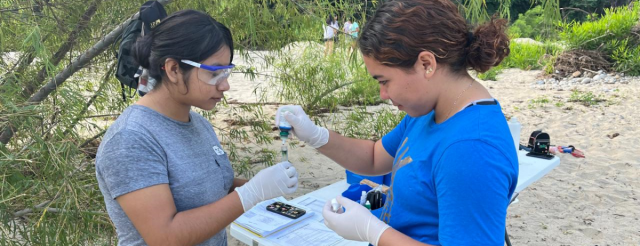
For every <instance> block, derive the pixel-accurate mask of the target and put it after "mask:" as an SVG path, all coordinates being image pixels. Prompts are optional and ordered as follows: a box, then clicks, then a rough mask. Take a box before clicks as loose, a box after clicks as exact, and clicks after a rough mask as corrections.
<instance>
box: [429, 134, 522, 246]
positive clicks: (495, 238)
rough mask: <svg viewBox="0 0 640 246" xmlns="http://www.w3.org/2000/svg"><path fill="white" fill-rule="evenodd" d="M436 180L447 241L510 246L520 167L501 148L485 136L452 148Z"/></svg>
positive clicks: (440, 230)
mask: <svg viewBox="0 0 640 246" xmlns="http://www.w3.org/2000/svg"><path fill="white" fill-rule="evenodd" d="M433 180H434V183H435V186H436V193H437V196H438V213H439V228H438V237H439V240H440V243H442V245H504V232H505V223H506V215H507V206H508V205H509V201H510V199H511V198H510V196H511V194H512V192H513V189H514V188H515V185H516V184H517V170H516V169H515V168H514V167H513V164H512V163H511V162H510V161H509V158H507V157H506V156H504V155H503V154H502V153H501V152H500V151H499V150H497V149H496V148H494V147H492V146H491V145H489V144H486V143H484V142H482V141H480V140H466V141H461V142H457V143H454V144H452V145H451V146H450V147H448V148H447V149H446V150H445V152H444V153H443V155H442V156H441V158H440V160H439V161H438V163H437V165H436V166H434V172H433Z"/></svg>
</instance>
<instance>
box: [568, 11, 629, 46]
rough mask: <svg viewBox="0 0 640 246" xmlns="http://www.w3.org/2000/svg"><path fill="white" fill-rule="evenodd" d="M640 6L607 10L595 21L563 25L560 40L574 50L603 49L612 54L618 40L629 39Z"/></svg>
mask: <svg viewBox="0 0 640 246" xmlns="http://www.w3.org/2000/svg"><path fill="white" fill-rule="evenodd" d="M639 5H640V4H639V3H637V2H636V4H634V6H635V7H634V8H633V9H629V8H628V7H626V6H624V7H618V8H611V9H605V15H604V16H602V18H600V19H598V20H595V21H587V22H582V23H578V22H571V23H567V24H562V29H563V30H562V32H561V33H560V38H561V39H562V40H564V41H565V42H566V43H567V44H568V45H569V47H570V48H572V49H586V50H595V49H603V50H604V51H607V52H612V51H613V50H614V49H615V48H616V47H615V41H616V40H624V39H628V38H629V37H630V35H631V33H630V32H631V28H633V26H634V25H636V23H637V22H638V10H640V6H639Z"/></svg>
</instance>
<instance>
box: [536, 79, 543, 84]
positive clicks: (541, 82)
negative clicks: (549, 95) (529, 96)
mask: <svg viewBox="0 0 640 246" xmlns="http://www.w3.org/2000/svg"><path fill="white" fill-rule="evenodd" d="M536 84H539V85H544V80H538V81H537V82H536Z"/></svg>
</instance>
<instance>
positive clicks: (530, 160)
mask: <svg viewBox="0 0 640 246" xmlns="http://www.w3.org/2000/svg"><path fill="white" fill-rule="evenodd" d="M526 154H527V152H526V151H522V150H521V151H518V162H519V164H520V165H519V173H518V184H517V185H516V189H515V192H516V193H519V192H520V191H522V190H524V189H525V188H527V186H529V185H530V184H532V183H533V182H536V181H538V180H539V179H541V178H542V177H544V176H545V175H547V173H549V172H550V171H551V170H553V169H554V168H555V167H556V166H558V164H560V159H559V158H558V157H553V159H550V160H545V159H541V158H534V157H529V156H527V155H526ZM347 188H349V184H347V182H346V181H345V180H341V181H338V182H336V183H333V184H331V185H329V186H326V187H323V188H321V189H318V190H315V191H313V192H310V193H307V194H305V195H303V196H299V197H296V198H295V199H293V200H291V202H292V203H297V202H299V201H302V200H304V199H305V198H308V197H315V198H319V199H322V200H325V201H327V200H330V199H332V198H335V197H336V196H338V195H339V194H342V192H343V191H345V190H347ZM300 223H304V221H301V222H300ZM285 230H286V229H285ZM231 236H232V237H234V238H236V239H238V240H239V241H241V242H243V243H245V244H247V245H251V246H274V245H276V244H274V243H272V242H271V241H269V240H266V239H264V238H260V237H258V236H256V235H255V234H253V233H251V232H249V231H247V230H246V229H244V228H242V227H240V226H237V225H235V224H231ZM348 245H363V246H366V245H368V243H365V242H362V243H360V242H357V243H356V242H350V243H349V244H348Z"/></svg>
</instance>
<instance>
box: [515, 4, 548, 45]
mask: <svg viewBox="0 0 640 246" xmlns="http://www.w3.org/2000/svg"><path fill="white" fill-rule="evenodd" d="M544 18H545V17H544V12H543V10H542V6H540V5H538V6H536V7H535V8H532V9H530V10H528V11H527V12H526V13H525V14H524V15H523V14H519V15H518V19H517V20H516V21H515V22H513V24H511V27H509V34H510V36H511V37H522V38H536V36H539V35H540V33H541V32H540V27H541V26H544V25H545V24H544Z"/></svg>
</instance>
